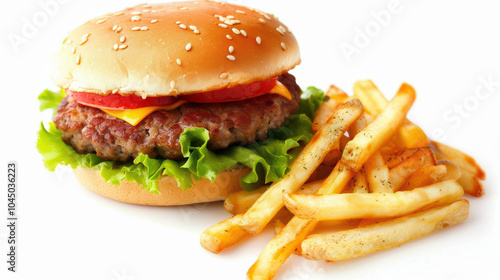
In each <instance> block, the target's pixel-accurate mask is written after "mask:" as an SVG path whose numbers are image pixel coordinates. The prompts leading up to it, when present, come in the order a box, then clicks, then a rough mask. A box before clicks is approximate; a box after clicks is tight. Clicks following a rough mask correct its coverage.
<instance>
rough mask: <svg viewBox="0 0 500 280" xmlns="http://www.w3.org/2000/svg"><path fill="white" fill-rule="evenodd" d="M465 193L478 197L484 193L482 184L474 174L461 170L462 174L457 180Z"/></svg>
mask: <svg viewBox="0 0 500 280" xmlns="http://www.w3.org/2000/svg"><path fill="white" fill-rule="evenodd" d="M457 183H459V184H460V185H461V186H462V187H463V188H464V191H465V193H466V194H468V195H472V196H476V197H480V196H482V195H483V194H484V188H483V184H482V183H481V181H480V180H479V178H478V177H476V176H475V175H474V174H472V173H469V172H468V171H467V170H462V176H461V177H460V178H459V179H458V180H457Z"/></svg>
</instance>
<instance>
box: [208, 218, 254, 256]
mask: <svg viewBox="0 0 500 280" xmlns="http://www.w3.org/2000/svg"><path fill="white" fill-rule="evenodd" d="M241 217H242V215H236V216H233V217H231V218H229V219H227V220H224V221H222V222H220V223H218V224H216V225H213V226H211V227H210V228H208V229H207V230H205V231H204V232H202V233H201V236H200V244H201V247H203V248H205V249H206V250H208V251H210V252H212V253H215V254H218V253H220V252H221V251H222V250H224V249H225V248H227V247H229V246H231V245H233V244H234V243H236V242H238V241H240V240H241V239H243V238H244V237H246V236H249V234H248V233H246V232H245V231H244V230H242V229H241V228H240V227H239V226H238V223H239V222H240V220H241Z"/></svg>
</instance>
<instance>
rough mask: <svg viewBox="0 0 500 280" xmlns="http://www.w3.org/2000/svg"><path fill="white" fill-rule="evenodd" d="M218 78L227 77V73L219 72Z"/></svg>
mask: <svg viewBox="0 0 500 280" xmlns="http://www.w3.org/2000/svg"><path fill="white" fill-rule="evenodd" d="M219 78H221V79H225V78H227V73H222V74H220V75H219Z"/></svg>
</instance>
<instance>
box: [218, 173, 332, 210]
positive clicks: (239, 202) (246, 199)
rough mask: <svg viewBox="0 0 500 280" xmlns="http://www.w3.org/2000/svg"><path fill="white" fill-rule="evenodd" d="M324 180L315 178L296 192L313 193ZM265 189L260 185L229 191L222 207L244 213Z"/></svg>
mask: <svg viewBox="0 0 500 280" xmlns="http://www.w3.org/2000/svg"><path fill="white" fill-rule="evenodd" d="M323 181H324V180H317V181H314V182H310V183H305V184H304V185H303V186H302V187H300V188H299V189H298V190H297V193H303V194H311V193H315V192H316V191H317V190H318V189H319V187H320V186H321V184H322V183H323ZM266 190H267V187H262V188H259V189H256V190H253V191H250V192H248V191H245V190H241V191H237V192H234V193H231V194H230V195H228V196H227V197H226V200H225V201H224V208H225V209H226V211H227V212H229V213H231V214H233V215H237V214H243V213H245V212H246V211H247V210H248V209H250V207H252V205H253V204H254V203H255V201H257V200H258V199H259V197H260V196H261V195H262V194H263V193H264V192H265V191H266Z"/></svg>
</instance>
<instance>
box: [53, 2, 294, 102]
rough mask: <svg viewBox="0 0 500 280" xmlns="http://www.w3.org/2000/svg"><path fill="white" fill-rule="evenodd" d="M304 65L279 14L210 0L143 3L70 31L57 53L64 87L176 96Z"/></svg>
mask: <svg viewBox="0 0 500 280" xmlns="http://www.w3.org/2000/svg"><path fill="white" fill-rule="evenodd" d="M299 63H300V55H299V48H298V45H297V41H296V39H295V37H294V36H293V34H292V33H291V32H290V30H289V29H288V28H287V27H286V26H285V25H284V24H283V23H281V22H280V21H279V20H278V19H277V18H276V17H274V16H272V15H270V14H267V13H264V12H262V11H259V10H256V9H250V8H246V7H242V6H238V5H233V4H228V3H219V2H211V1H196V2H173V3H165V4H151V5H146V4H141V5H138V6H135V7H131V8H127V9H125V10H123V11H120V12H116V13H110V14H107V15H104V16H100V17H97V18H95V19H93V20H90V21H88V22H86V23H85V24H83V25H81V26H79V27H78V28H76V29H74V30H73V31H71V32H70V33H69V35H68V37H67V38H66V39H64V41H63V43H62V46H61V48H60V49H59V51H57V52H56V54H55V55H54V59H53V74H52V78H53V79H54V81H55V83H56V84H57V85H58V86H59V87H61V88H63V89H68V90H71V91H75V92H91V93H95V94H99V95H108V94H111V93H118V94H121V95H131V94H135V95H138V96H142V97H143V98H145V97H148V96H150V97H152V96H177V95H184V94H191V93H197V92H204V91H209V90H216V89H222V88H227V87H233V86H236V85H242V84H249V83H252V82H255V81H262V80H265V79H268V78H271V77H274V76H277V75H280V74H283V73H285V72H287V71H288V70H290V69H292V68H294V67H295V66H296V65H297V64H299Z"/></svg>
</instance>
